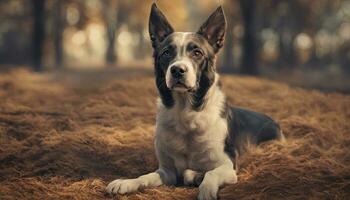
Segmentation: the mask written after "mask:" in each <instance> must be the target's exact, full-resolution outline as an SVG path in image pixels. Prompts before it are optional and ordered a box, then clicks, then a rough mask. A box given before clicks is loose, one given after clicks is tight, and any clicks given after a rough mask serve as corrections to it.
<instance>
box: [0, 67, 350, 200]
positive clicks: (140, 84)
mask: <svg viewBox="0 0 350 200" xmlns="http://www.w3.org/2000/svg"><path fill="white" fill-rule="evenodd" d="M151 74H152V73H151V72H149V71H145V72H137V70H136V71H132V72H126V71H109V72H107V73H106V72H98V73H95V72H93V71H92V72H88V73H85V74H82V75H76V74H74V73H73V72H72V73H68V72H64V73H58V74H52V73H50V74H42V75H38V74H33V73H31V72H28V71H26V70H15V71H12V72H9V73H6V74H2V75H0V102H1V104H0V199H109V198H111V197H109V196H107V195H105V194H104V187H105V186H106V184H107V183H108V182H109V181H111V180H113V179H115V178H120V177H130V178H131V177H135V176H138V175H141V174H144V173H147V172H150V171H153V170H155V169H156V168H157V162H156V158H155V155H154V150H153V145H152V142H153V134H154V123H155V122H154V121H155V112H156V108H155V98H156V90H155V86H154V83H153V78H152V75H151ZM223 84H224V90H225V92H226V94H227V96H228V100H229V102H230V103H231V104H234V105H239V106H243V107H247V108H250V109H254V110H257V111H261V112H265V113H267V114H269V115H271V116H273V117H274V118H275V119H276V120H277V121H279V123H280V124H281V126H282V129H283V130H284V133H285V135H286V136H287V138H288V142H287V143H284V144H283V143H278V142H272V143H268V144H264V145H262V146H260V147H258V148H255V149H252V150H251V151H250V152H248V153H247V154H245V155H244V156H243V157H241V162H240V164H241V171H240V172H239V175H238V178H239V182H238V183H237V184H235V185H228V186H226V187H224V188H223V189H221V190H220V193H219V196H220V198H221V199H282V198H283V199H350V168H349V166H350V123H349V120H350V96H345V95H341V94H336V93H333V94H324V93H321V92H318V91H310V90H303V89H299V88H291V87H289V86H287V85H284V84H280V83H276V82H271V81H266V80H261V79H256V78H248V77H237V76H224V77H223ZM196 194H197V189H196V188H186V187H179V188H174V187H165V186H163V187H160V188H155V189H146V190H144V191H141V192H138V193H136V194H132V195H128V196H119V197H118V199H195V197H196Z"/></svg>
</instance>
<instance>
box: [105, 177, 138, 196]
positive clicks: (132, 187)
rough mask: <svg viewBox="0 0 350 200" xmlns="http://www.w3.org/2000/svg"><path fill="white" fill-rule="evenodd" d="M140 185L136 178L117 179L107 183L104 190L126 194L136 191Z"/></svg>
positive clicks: (110, 192)
mask: <svg viewBox="0 0 350 200" xmlns="http://www.w3.org/2000/svg"><path fill="white" fill-rule="evenodd" d="M140 186H141V182H140V180H138V179H117V180H114V181H112V182H110V183H109V184H108V186H107V187H106V191H107V192H108V193H109V194H127V193H131V192H135V191H137V190H138V189H139V188H140Z"/></svg>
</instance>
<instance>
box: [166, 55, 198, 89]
mask: <svg viewBox="0 0 350 200" xmlns="http://www.w3.org/2000/svg"><path fill="white" fill-rule="evenodd" d="M177 65H184V66H186V69H187V72H186V80H185V85H187V86H188V87H190V88H194V87H195V86H196V80H197V79H196V72H195V71H194V67H193V64H192V62H191V61H189V59H188V58H187V57H183V58H182V59H180V60H177V61H175V62H173V63H172V64H171V65H170V66H169V67H168V70H167V72H166V77H165V80H166V85H167V87H168V88H171V87H172V85H173V80H172V76H171V72H170V71H171V68H172V67H173V66H177ZM185 91H187V90H185Z"/></svg>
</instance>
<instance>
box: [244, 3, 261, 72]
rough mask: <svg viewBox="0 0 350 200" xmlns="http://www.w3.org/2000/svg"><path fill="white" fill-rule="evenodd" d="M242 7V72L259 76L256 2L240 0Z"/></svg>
mask: <svg viewBox="0 0 350 200" xmlns="http://www.w3.org/2000/svg"><path fill="white" fill-rule="evenodd" d="M240 7H241V14H242V20H243V27H244V36H243V44H242V47H243V55H242V64H241V72H242V73H244V74H258V67H257V49H256V48H257V44H256V43H257V38H256V30H255V14H256V0H240Z"/></svg>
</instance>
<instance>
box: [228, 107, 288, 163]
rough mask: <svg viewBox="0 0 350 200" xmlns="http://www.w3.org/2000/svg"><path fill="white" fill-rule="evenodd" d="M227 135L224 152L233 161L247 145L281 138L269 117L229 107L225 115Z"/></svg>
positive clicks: (277, 128)
mask: <svg viewBox="0 0 350 200" xmlns="http://www.w3.org/2000/svg"><path fill="white" fill-rule="evenodd" d="M226 119H227V123H228V125H229V127H228V128H229V134H228V136H227V138H226V140H225V151H226V153H227V154H228V155H229V156H230V157H231V158H233V159H235V158H237V156H238V155H241V154H242V153H244V152H245V150H246V147H247V144H248V143H249V144H252V145H258V144H260V143H262V142H265V141H268V140H272V139H281V138H282V137H283V135H282V132H281V130H280V127H279V125H278V124H277V123H276V122H275V121H274V120H273V119H271V118H270V117H269V116H267V115H265V114H262V113H258V112H254V111H250V110H247V109H243V108H239V107H229V108H228V110H227V115H226Z"/></svg>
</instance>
